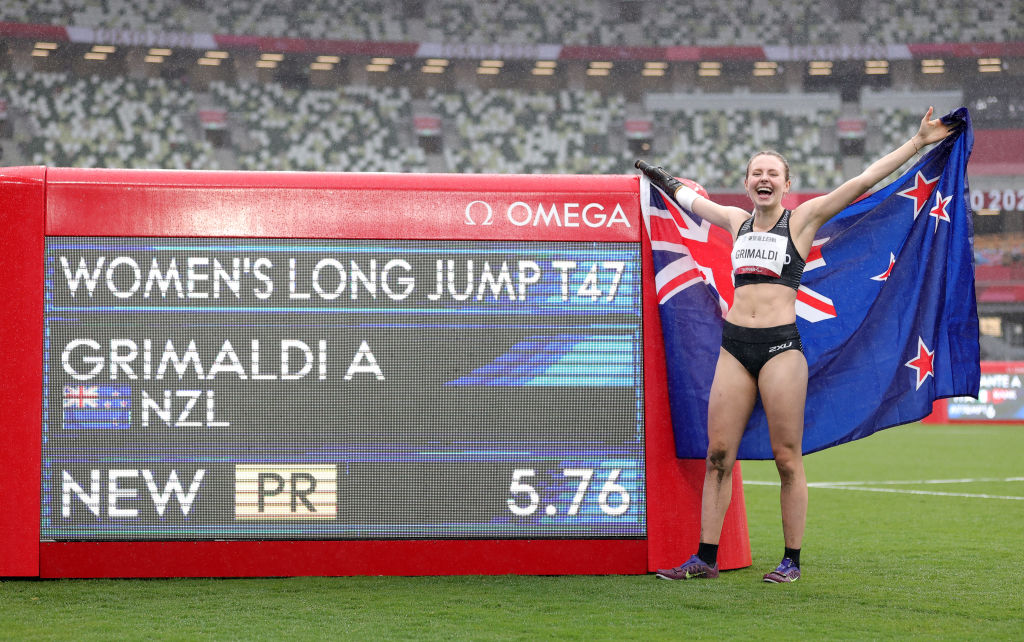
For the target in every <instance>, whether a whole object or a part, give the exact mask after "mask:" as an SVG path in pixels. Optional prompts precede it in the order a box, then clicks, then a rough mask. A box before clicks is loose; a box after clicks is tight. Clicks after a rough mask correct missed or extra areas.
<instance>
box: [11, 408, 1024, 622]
mask: <svg viewBox="0 0 1024 642" xmlns="http://www.w3.org/2000/svg"><path fill="white" fill-rule="evenodd" d="M1022 456H1024V426H968V425H963V426H925V425H912V426H905V427H901V428H894V429H890V430H887V431H883V432H882V433H879V434H877V435H874V436H873V437H870V438H868V439H864V440H861V441H858V442H855V443H852V444H847V445H844V446H840V447H838V448H834V449H831V450H828V451H825V452H822V453H817V454H814V455H810V456H808V457H807V459H806V464H807V470H808V478H809V480H810V482H811V483H812V488H811V490H810V502H811V508H810V518H809V520H808V529H807V536H806V538H805V541H804V547H803V560H802V561H803V564H802V570H803V572H804V576H803V578H802V579H801V580H800V581H799V582H797V583H796V584H792V585H768V584H764V583H762V582H761V581H760V579H761V576H762V575H763V574H764V573H765V572H766V571H768V570H770V569H771V568H772V567H774V566H775V564H777V563H778V558H779V557H780V554H781V552H782V536H781V521H780V518H779V510H778V488H777V485H775V482H776V481H777V476H776V474H775V471H774V467H773V464H772V463H771V462H746V463H744V465H743V466H744V467H743V470H744V477H745V481H746V482H748V483H747V484H746V486H745V489H744V490H745V494H746V501H747V514H748V519H749V523H750V536H751V548H752V552H753V560H754V565H753V566H752V567H751V568H747V569H741V570H736V571H730V572H728V573H723V574H722V576H721V577H720V578H719V579H718V580H716V581H691V582H665V581H658V580H655V579H654V578H653V576H598V577H513V576H499V577H479V576H473V577H414V578H396V577H350V578H293V579H245V580H233V579H229V580H130V581H122V580H62V581H23V580H14V581H3V582H0V638H2V639H62V640H63V639H75V640H81V639H105V640H106V639H114V638H130V639H139V638H155V639H193V638H214V639H276V638H292V639H294V638H318V639H319V638H337V639H423V638H438V639H523V640H534V639H579V640H584V639H588V640H589V639H646V638H656V639H665V640H669V639H680V638H711V639H726V638H734V639H735V638H738V639H777V638H778V639H781V638H801V639H826V638H827V639H851V640H862V639H883V638H898V639H909V638H915V639H928V640H931V639H958V640H962V639H985V640H992V639H1018V640H1020V639H1024V562H1022V561H1021V556H1022V549H1024V457H1022ZM935 480H946V481H942V482H941V483H937V482H936V481H935ZM954 480H955V481H954ZM840 482H845V484H840ZM897 482H898V483H897ZM689 553H690V551H680V560H682V558H684V557H686V556H687V555H688V554H689Z"/></svg>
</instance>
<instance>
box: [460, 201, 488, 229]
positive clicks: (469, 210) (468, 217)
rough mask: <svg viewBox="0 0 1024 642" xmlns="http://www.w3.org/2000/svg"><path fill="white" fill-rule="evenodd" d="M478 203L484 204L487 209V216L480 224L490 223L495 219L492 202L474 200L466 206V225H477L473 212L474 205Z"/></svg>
mask: <svg viewBox="0 0 1024 642" xmlns="http://www.w3.org/2000/svg"><path fill="white" fill-rule="evenodd" d="M478 204H479V205H482V206H483V207H484V208H485V209H486V211H487V216H486V217H485V218H484V221H483V223H481V224H480V225H490V224H491V223H492V221H493V219H494V210H493V209H491V206H490V204H488V203H485V202H484V201H473V202H472V203H470V204H469V205H467V206H466V225H476V221H475V220H473V214H472V212H473V206H474V205H478ZM477 209H480V208H477Z"/></svg>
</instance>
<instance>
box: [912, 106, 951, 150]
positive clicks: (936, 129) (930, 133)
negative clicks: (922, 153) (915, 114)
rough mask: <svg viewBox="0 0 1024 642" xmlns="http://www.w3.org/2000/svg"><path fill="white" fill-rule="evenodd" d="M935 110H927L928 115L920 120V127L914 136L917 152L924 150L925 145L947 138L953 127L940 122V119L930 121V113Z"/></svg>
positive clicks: (932, 108) (931, 108)
mask: <svg viewBox="0 0 1024 642" xmlns="http://www.w3.org/2000/svg"><path fill="white" fill-rule="evenodd" d="M934 110H935V108H934V107H929V108H928V113H926V114H925V115H924V118H922V119H921V127H920V129H918V130H917V133H916V134H914V139H913V140H914V145H915V146H916V147H917V149H918V150H921V149H922V148H924V146H925V145H931V144H932V143H937V142H939V141H940V140H942V139H943V138H945V137H946V136H949V135H950V134H951V133H952V132H953V131H955V127H951V126H950V125H947V124H946V123H944V122H942V119H941V118H936V119H934V120H932V112H933V111H934Z"/></svg>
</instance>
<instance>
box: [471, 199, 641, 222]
mask: <svg viewBox="0 0 1024 642" xmlns="http://www.w3.org/2000/svg"><path fill="white" fill-rule="evenodd" d="M504 214H505V219H506V220H507V221H508V222H509V223H511V224H512V225H515V226H516V227H525V226H528V225H530V226H533V227H541V226H543V227H581V223H582V226H586V227H611V226H613V225H625V226H626V227H631V225H630V224H629V219H627V218H626V213H625V211H623V209H622V206H621V205H619V204H618V203H616V204H615V207H614V209H612V211H611V212H610V213H609V212H608V211H607V210H606V208H605V206H604V205H601V204H600V203H586V204H580V203H550V204H548V205H546V206H545V204H544V203H537V206H536V207H533V206H531V205H530V204H529V203H524V202H523V201H516V202H515V203H512V204H511V205H509V206H508V208H506V210H505V212H504ZM494 217H495V213H494V208H493V207H492V206H491V204H490V203H488V202H487V201H479V200H477V201H471V202H470V203H469V204H468V205H466V210H465V218H464V220H463V222H464V223H465V224H466V225H492V224H493V223H494Z"/></svg>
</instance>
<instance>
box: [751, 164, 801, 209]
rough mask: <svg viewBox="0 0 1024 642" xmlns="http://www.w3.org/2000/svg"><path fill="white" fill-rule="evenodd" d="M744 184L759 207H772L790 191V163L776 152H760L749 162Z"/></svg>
mask: <svg viewBox="0 0 1024 642" xmlns="http://www.w3.org/2000/svg"><path fill="white" fill-rule="evenodd" d="M743 186H744V187H745V188H746V190H747V196H749V197H750V200H751V201H753V202H754V205H755V206H756V207H757V208H759V209H771V208H774V207H777V206H778V205H780V204H781V203H782V197H783V196H785V195H786V193H787V192H789V186H790V181H789V164H788V163H787V162H786V159H784V158H783V157H782V156H781V155H779V154H777V153H775V152H760V153H758V154H755V155H754V157H753V158H751V159H750V162H749V163H747V177H746V179H744V182H743Z"/></svg>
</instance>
